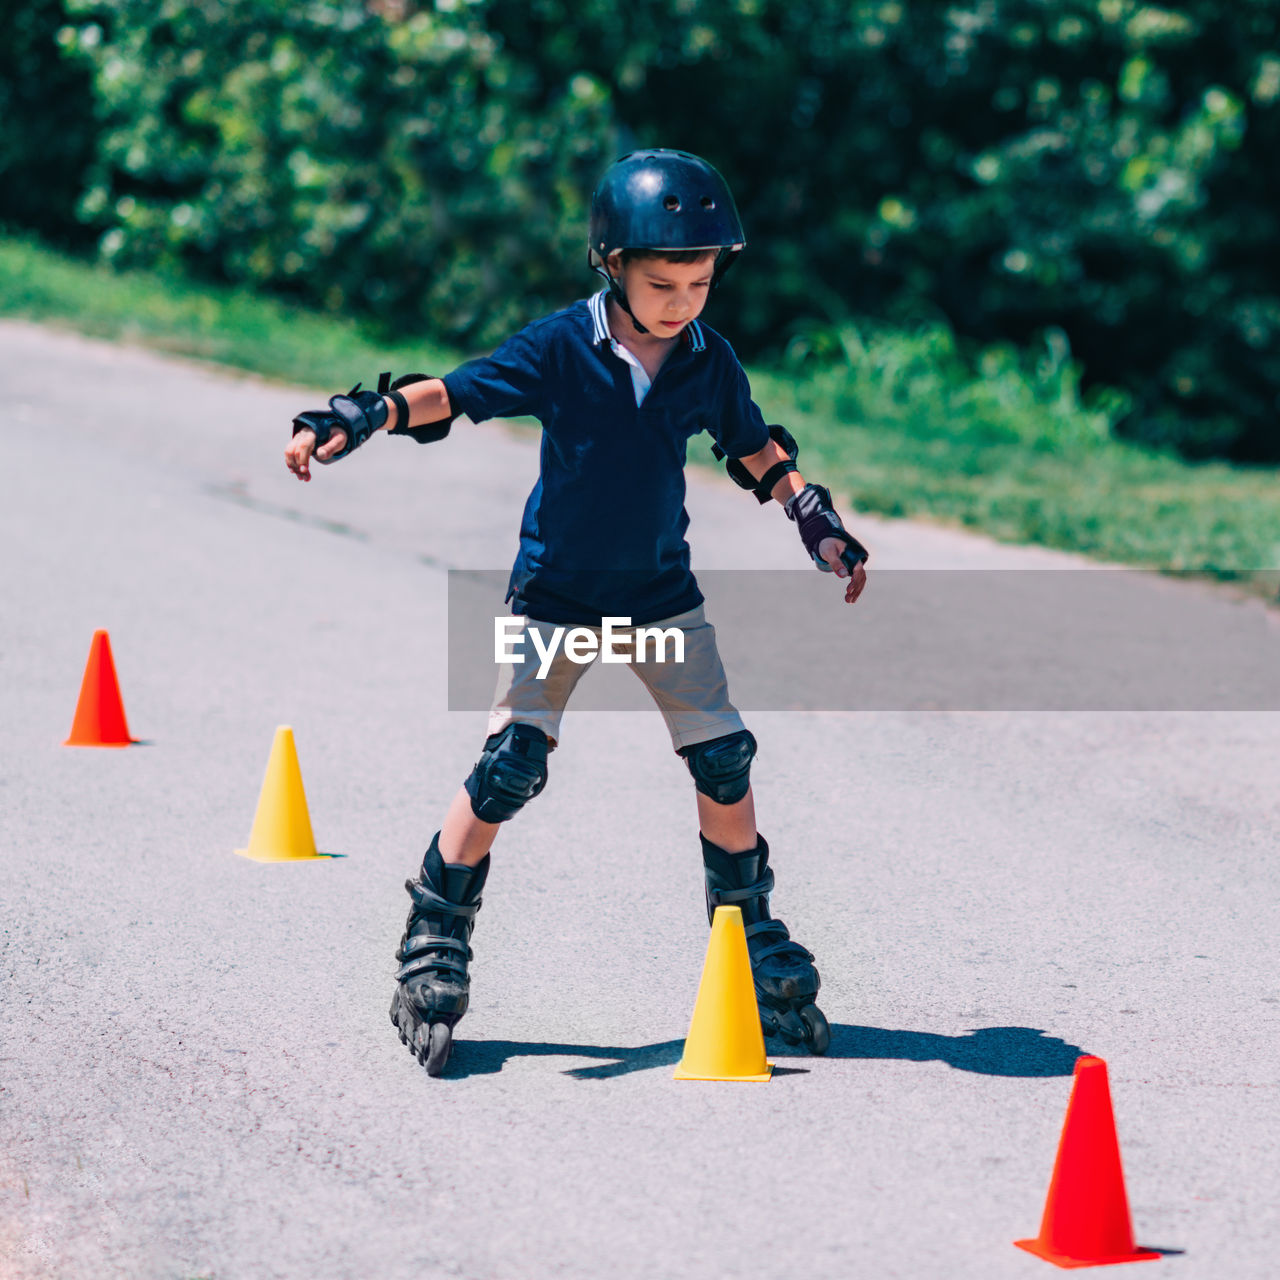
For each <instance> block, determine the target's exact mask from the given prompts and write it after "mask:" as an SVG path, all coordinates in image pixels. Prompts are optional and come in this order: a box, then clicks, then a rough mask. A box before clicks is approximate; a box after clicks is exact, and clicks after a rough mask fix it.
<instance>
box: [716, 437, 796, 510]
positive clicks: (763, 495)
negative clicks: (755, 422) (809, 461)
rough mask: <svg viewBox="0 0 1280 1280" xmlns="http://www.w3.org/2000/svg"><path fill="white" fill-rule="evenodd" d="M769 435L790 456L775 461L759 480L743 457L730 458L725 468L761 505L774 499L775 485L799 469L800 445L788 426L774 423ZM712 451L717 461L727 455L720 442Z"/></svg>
mask: <svg viewBox="0 0 1280 1280" xmlns="http://www.w3.org/2000/svg"><path fill="white" fill-rule="evenodd" d="M769 437H770V439H772V440H776V441H777V442H778V444H780V445H781V446H782V450H783V452H784V453H786V454H787V455H788V456H787V457H786V458H784V459H783V460H782V461H781V462H775V463H774V464H773V466H771V467H770V468H769V470H768V471H766V472H765V473H764V475H762V476H761V477H760V479H759V480H757V479H756V478H755V476H753V475H752V474H751V472H750V471H748V470H747V469H746V467H745V466H743V465H742V459H741V458H730V459H729V461H728V462H726V463H725V464H724V465H725V470H726V471H728V473H729V474H730V475H731V476H732V477H733V482H734V484H736V485H737V486H738V488H740V489H746V490H747V491H748V492H749V493H754V494H755V495H756V501H757V502H758V503H760V505H761V506H764V504H765V503H766V502H770V501H772V500H773V486H774V485H775V484H777V483H778V481H779V480H781V479H782V477H783V476H785V475H786V474H787V473H788V472H789V471H795V470H796V469H797V468H796V455H797V454H798V453H799V452H800V446H799V445H798V444H796V442H795V437H794V436H793V435H792V434H791V432H790V431H788V430H787V429H786V427H781V426H779V425H778V424H777V423H774V424H773V426H771V427H770V428H769ZM711 452H712V453H713V454H714V455H715V458H716V461H717V462H718V461H720V459H721V458H723V457H724V456H725V454H724V450H723V449H722V448H721V447H720V446H719V445H718V444H713V445H712V446H711Z"/></svg>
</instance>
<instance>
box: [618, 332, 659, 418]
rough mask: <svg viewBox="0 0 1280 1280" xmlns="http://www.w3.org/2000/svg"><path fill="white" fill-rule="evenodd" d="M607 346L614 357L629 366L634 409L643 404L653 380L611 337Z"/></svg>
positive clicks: (632, 356)
mask: <svg viewBox="0 0 1280 1280" xmlns="http://www.w3.org/2000/svg"><path fill="white" fill-rule="evenodd" d="M609 345H610V346H611V347H612V348H613V354H614V355H615V356H617V357H618V358H619V359H620V360H625V361H626V362H627V363H628V364H629V365H630V366H631V388H632V390H633V391H634V392H635V393H636V407H637V408H638V407H639V406H640V405H642V404H643V403H644V398H645V396H647V395H648V394H649V388H650V387H651V386H653V379H652V378H651V377H649V375H648V374H647V373H646V372H645V367H644V365H642V364H641V363H640V361H639V360H637V359H636V358H635V356H634V355H632V354H631V352H630V351H628V350H627V349H626V347H624V346H623V345H622V343H620V342H619V341H618V340H617V338H615V337H613V336H612V335H610V337H609Z"/></svg>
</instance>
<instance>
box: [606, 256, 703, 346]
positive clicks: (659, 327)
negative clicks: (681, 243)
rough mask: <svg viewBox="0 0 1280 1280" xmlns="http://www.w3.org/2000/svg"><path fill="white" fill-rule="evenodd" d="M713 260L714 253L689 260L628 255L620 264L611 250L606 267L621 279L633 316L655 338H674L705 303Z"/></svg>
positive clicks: (619, 257)
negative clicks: (682, 261) (625, 261)
mask: <svg viewBox="0 0 1280 1280" xmlns="http://www.w3.org/2000/svg"><path fill="white" fill-rule="evenodd" d="M715 261H716V255H715V254H714V253H708V254H707V255H706V256H705V257H704V258H700V259H699V260H698V261H697V262H689V263H679V262H668V261H667V260H666V259H665V258H632V259H631V261H630V262H628V263H627V265H626V266H625V267H624V266H623V265H622V261H621V255H620V254H613V255H611V256H610V258H609V271H610V273H611V274H612V275H613V276H614V277H615V278H616V279H620V280H621V281H622V287H623V288H624V289H625V290H626V292H627V302H628V303H629V304H630V306H631V310H632V312H633V313H634V314H635V317H636V319H637V320H639V321H640V323H641V324H642V325H644V327H645V328H646V329H648V330H649V332H650V333H651V334H652V335H653V336H654V337H655V338H674V337H675V336H676V335H677V334H678V333H679V332H680V331H681V330H682V329H683V328H684V327H685V326H686V325H687V324H689V323H690V321H693V320H696V319H697V318H698V315H699V313H700V312H701V311H702V308H703V307H705V306H706V305H707V296H708V295H709V293H710V292H711V276H712V274H713V272H714V269H715Z"/></svg>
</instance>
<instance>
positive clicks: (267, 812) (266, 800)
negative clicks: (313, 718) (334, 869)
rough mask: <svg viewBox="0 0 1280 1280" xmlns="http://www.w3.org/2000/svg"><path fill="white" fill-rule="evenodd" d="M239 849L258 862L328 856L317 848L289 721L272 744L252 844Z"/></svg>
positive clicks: (244, 854)
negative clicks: (317, 850)
mask: <svg viewBox="0 0 1280 1280" xmlns="http://www.w3.org/2000/svg"><path fill="white" fill-rule="evenodd" d="M236 852H237V853H239V854H242V855H243V856H244V857H246V858H254V859H256V860H257V861H258V862H296V861H298V860H299V859H304V858H323V857H324V854H322V853H317V852H316V840H315V836H313V835H312V834H311V815H310V814H309V813H308V812H307V796H306V792H304V791H303V789H302V771H301V770H300V769H299V768H298V752H297V749H296V748H295V747H294V745H293V730H292V729H291V728H289V726H288V725H287V724H282V725H281V726H280V727H279V728H278V729H277V730H276V736H275V740H274V741H273V742H272V744H271V758H270V759H269V760H268V761H267V772H266V776H265V777H264V778H263V779H262V793H261V794H260V795H259V796H258V812H257V813H256V814H255V815H254V818H253V830H252V831H251V832H250V833H249V847H248V848H247V849H237V850H236Z"/></svg>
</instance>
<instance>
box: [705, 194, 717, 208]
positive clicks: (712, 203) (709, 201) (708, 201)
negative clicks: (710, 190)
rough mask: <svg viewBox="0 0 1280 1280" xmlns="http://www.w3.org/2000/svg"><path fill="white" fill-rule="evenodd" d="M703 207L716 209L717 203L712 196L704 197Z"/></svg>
mask: <svg viewBox="0 0 1280 1280" xmlns="http://www.w3.org/2000/svg"><path fill="white" fill-rule="evenodd" d="M702 207H703V208H704V209H714V208H715V207H716V202H715V201H714V200H713V199H712V198H711V197H710V196H703V197H702Z"/></svg>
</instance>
